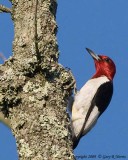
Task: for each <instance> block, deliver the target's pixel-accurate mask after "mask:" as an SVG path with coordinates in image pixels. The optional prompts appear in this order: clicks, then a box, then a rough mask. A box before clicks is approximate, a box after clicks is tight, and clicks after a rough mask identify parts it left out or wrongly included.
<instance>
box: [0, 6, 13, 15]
mask: <svg viewBox="0 0 128 160" xmlns="http://www.w3.org/2000/svg"><path fill="white" fill-rule="evenodd" d="M2 12H5V13H12V10H11V9H10V8H7V7H5V6H3V5H0V13H2Z"/></svg>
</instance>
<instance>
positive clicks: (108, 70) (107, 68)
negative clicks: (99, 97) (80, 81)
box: [86, 48, 116, 80]
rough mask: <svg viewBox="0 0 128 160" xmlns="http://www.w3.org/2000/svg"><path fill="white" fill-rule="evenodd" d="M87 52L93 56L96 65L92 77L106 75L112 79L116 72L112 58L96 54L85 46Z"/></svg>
mask: <svg viewBox="0 0 128 160" xmlns="http://www.w3.org/2000/svg"><path fill="white" fill-rule="evenodd" d="M86 49H87V51H88V52H89V54H90V55H91V56H92V57H93V59H94V62H95V67H96V73H95V74H94V76H93V77H92V78H97V77H100V76H106V77H108V79H110V80H113V78H114V75H115V73H116V66H115V64H114V62H113V61H112V59H110V58H109V57H107V56H103V55H96V54H95V53H94V52H93V51H91V50H90V49H88V48H86Z"/></svg>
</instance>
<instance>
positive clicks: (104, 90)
mask: <svg viewBox="0 0 128 160" xmlns="http://www.w3.org/2000/svg"><path fill="white" fill-rule="evenodd" d="M112 94H113V83H112V81H109V82H106V83H104V84H102V85H101V86H100V87H99V88H98V90H97V92H96V94H95V96H94V97H93V100H92V104H91V106H90V108H89V110H88V112H87V115H86V117H85V121H84V124H83V126H82V128H81V131H80V133H79V134H78V136H77V137H73V148H76V146H77V145H78V143H79V141H80V138H81V137H82V134H83V130H84V128H85V126H86V123H87V121H88V118H89V116H90V114H91V112H92V110H93V108H94V106H97V107H98V110H99V112H100V115H101V114H102V113H103V112H104V111H105V110H106V108H107V106H108V105H109V103H110V101H111V98H112ZM100 115H99V116H100Z"/></svg>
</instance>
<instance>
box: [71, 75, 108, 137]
mask: <svg viewBox="0 0 128 160" xmlns="http://www.w3.org/2000/svg"><path fill="white" fill-rule="evenodd" d="M107 81H109V79H108V78H107V77H106V76H102V77H99V78H94V79H91V80H89V81H88V82H87V83H86V84H85V85H84V86H83V87H82V88H81V90H80V91H79V93H78V94H77V95H76V96H75V100H74V103H73V107H72V126H73V132H74V134H75V136H76V137H77V135H78V134H79V132H80V131H81V128H82V126H83V123H84V121H85V117H86V115H87V113H88V110H89V108H90V106H91V102H92V99H93V97H94V95H95V93H96V92H97V89H98V88H99V86H100V85H101V84H103V83H105V82H107ZM99 114H100V113H99V111H98V107H97V106H94V108H93V110H92V112H91V114H90V116H89V118H88V121H87V123H86V125H85V128H84V131H83V133H82V134H83V135H84V134H86V133H87V132H88V131H89V130H90V129H91V128H92V127H93V126H94V125H95V123H96V121H97V118H98V116H99Z"/></svg>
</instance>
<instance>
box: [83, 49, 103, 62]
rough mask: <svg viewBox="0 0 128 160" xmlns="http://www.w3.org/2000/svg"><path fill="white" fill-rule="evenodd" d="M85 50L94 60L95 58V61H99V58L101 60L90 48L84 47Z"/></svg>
mask: <svg viewBox="0 0 128 160" xmlns="http://www.w3.org/2000/svg"><path fill="white" fill-rule="evenodd" d="M86 50H87V51H88V53H89V54H90V55H91V56H92V58H93V59H94V60H97V61H100V60H101V58H100V57H99V56H98V55H96V54H95V53H94V52H93V51H92V50H91V49H89V48H86Z"/></svg>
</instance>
